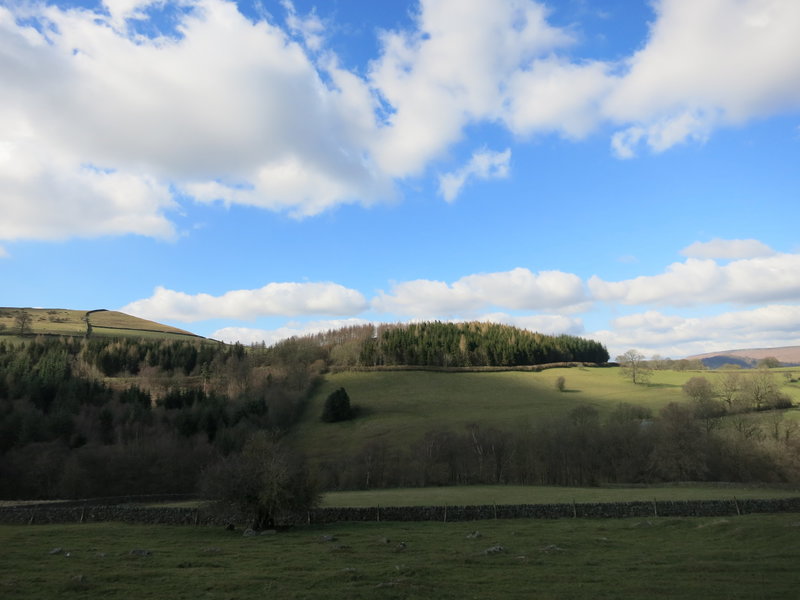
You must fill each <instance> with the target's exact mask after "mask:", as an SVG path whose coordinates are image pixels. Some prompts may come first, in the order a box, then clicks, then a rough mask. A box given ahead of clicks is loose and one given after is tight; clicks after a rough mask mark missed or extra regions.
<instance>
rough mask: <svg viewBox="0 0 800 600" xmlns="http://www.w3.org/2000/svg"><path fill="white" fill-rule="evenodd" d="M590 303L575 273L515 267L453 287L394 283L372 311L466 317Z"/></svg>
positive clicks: (469, 277)
mask: <svg viewBox="0 0 800 600" xmlns="http://www.w3.org/2000/svg"><path fill="white" fill-rule="evenodd" d="M584 301H586V296H585V292H584V288H583V282H582V281H581V279H580V278H579V277H578V276H577V275H574V274H572V273H563V272H561V271H542V272H540V273H533V272H531V271H530V270H528V269H524V268H516V269H513V270H511V271H504V272H499V273H483V274H477V275H467V276H466V277H462V278H461V279H459V280H457V281H455V282H453V283H452V284H448V283H445V282H443V281H432V280H427V279H418V280H415V281H406V282H402V283H397V284H395V285H394V286H393V287H392V289H391V292H390V293H385V292H381V293H380V294H379V295H378V296H377V297H376V298H375V299H373V301H372V306H373V308H374V309H376V310H378V311H381V312H391V313H396V314H399V315H405V316H414V317H421V318H422V317H436V316H444V315H465V314H471V313H474V312H475V311H479V310H483V309H485V308H488V307H500V308H506V309H513V310H542V309H553V308H559V309H563V310H567V309H570V308H574V307H575V306H576V305H579V304H580V303H582V302H584Z"/></svg>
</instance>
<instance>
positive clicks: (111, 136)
mask: <svg viewBox="0 0 800 600" xmlns="http://www.w3.org/2000/svg"><path fill="white" fill-rule="evenodd" d="M149 4H151V3H149V2H138V1H136V0H115V1H114V2H108V3H107V5H108V10H109V14H108V15H106V14H103V13H101V12H94V11H92V10H90V9H70V10H62V9H60V8H58V7H56V6H44V5H35V4H34V5H24V8H23V7H19V8H17V9H16V12H12V10H11V9H9V8H6V7H0V77H2V80H3V86H2V88H0V132H2V133H0V184H2V186H3V188H4V190H9V189H10V190H11V193H4V195H3V204H4V205H3V208H4V209H5V208H8V207H13V206H17V205H25V208H24V209H19V210H16V211H10V210H5V211H4V219H3V227H2V231H0V237H2V238H3V239H18V238H31V237H33V238H37V239H52V238H62V237H66V236H71V235H79V236H92V235H102V234H119V233H138V234H142V235H150V236H155V237H166V236H169V235H171V234H172V225H171V224H170V223H169V222H168V220H167V218H166V217H165V211H167V210H168V209H171V208H174V207H173V202H174V198H173V196H172V194H174V193H175V191H176V190H177V191H180V192H182V193H189V194H191V193H192V192H193V191H195V190H201V191H202V192H203V193H200V192H198V194H197V195H198V199H200V200H203V201H208V200H216V199H222V200H225V201H229V202H243V203H246V204H250V205H254V206H259V207H262V208H267V209H271V210H281V211H288V212H290V213H292V214H295V215H298V216H304V215H312V214H316V213H318V212H320V211H322V210H325V209H327V208H329V207H331V206H334V205H336V204H340V203H343V202H365V203H368V202H372V201H374V200H376V199H378V198H383V197H388V196H390V195H391V193H392V185H391V182H390V181H389V179H388V178H387V177H386V176H384V175H383V174H381V173H379V172H378V171H377V170H376V169H375V168H374V167H373V166H372V165H371V161H370V158H369V151H368V148H367V145H368V144H367V142H368V141H369V140H370V139H372V134H373V133H374V128H375V116H374V111H373V109H374V104H375V103H374V99H373V96H372V92H370V90H369V89H368V86H367V85H366V83H365V82H364V81H363V80H361V79H359V78H358V77H356V76H354V75H353V74H351V73H348V72H345V71H343V70H342V69H340V68H338V65H337V64H336V61H335V60H328V61H327V62H326V63H325V65H324V66H318V65H316V64H314V62H313V61H312V60H311V59H310V58H309V56H308V55H307V54H306V52H305V50H304V49H303V47H301V46H300V45H299V44H297V43H295V42H293V41H292V39H291V38H290V37H289V35H288V34H287V32H286V31H284V30H283V29H281V28H279V27H278V26H276V25H272V24H270V23H268V22H267V21H264V20H260V21H256V22H251V21H250V20H248V19H247V18H246V17H244V16H243V15H242V14H241V13H239V11H238V10H237V7H236V5H235V4H233V3H231V2H226V1H224V0H188V1H186V2H182V3H181V7H182V10H181V11H179V12H178V13H177V15H176V17H175V18H176V19H177V26H176V27H175V31H171V32H162V33H161V34H160V35H156V36H154V37H145V36H142V35H140V34H138V33H136V32H135V31H133V30H132V29H133V28H129V27H127V26H123V25H126V23H128V21H127V20H130V19H138V20H146V19H149V17H148V16H147V15H146V14H145V13H144V12H143V10H142V9H143V8H145V7H146V6H148V5H149ZM168 4H169V3H168ZM293 14H294V13H293ZM294 18H295V20H294V21H293V22H294V23H295V26H296V27H300V26H301V25H303V23H305V26H306V30H307V29H308V27H307V26H308V21H302V22H301V21H300V20H298V18H297V16H296V15H294ZM26 23H34V24H35V25H36V26H35V27H34V26H33V25H30V24H26ZM148 23H149V25H151V26H153V27H158V25H159V23H158V22H156V21H148ZM199 65H202V68H198V66H199ZM323 73H324V75H325V77H323V75H322V74H323ZM198 98H202V101H198ZM87 167H88V168H87ZM214 186H216V187H215V188H214ZM143 187H147V188H149V192H150V193H143V192H142V191H141V188H143ZM212 188H214V189H213V191H214V192H215V193H213V194H212V193H210V192H211V191H212ZM53 198H58V199H59V200H58V203H59V204H58V206H53V205H54V204H55V202H56V201H55V200H53ZM122 199H124V201H123V200H122ZM6 204H7V205H8V207H6ZM72 215H79V218H76V217H74V216H72ZM43 221H44V223H43Z"/></svg>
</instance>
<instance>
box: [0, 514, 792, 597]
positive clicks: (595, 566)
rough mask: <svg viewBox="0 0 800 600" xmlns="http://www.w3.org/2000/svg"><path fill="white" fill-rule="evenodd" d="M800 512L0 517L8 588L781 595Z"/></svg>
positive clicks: (111, 593)
mask: <svg viewBox="0 0 800 600" xmlns="http://www.w3.org/2000/svg"><path fill="white" fill-rule="evenodd" d="M798 518H800V516H799V515H793V514H783V515H747V516H742V517H730V518H724V519H720V518H717V519H714V518H700V519H676V518H673V519H663V518H662V519H648V520H639V519H628V520H591V521H590V520H573V519H563V520H558V521H538V520H509V521H504V520H497V521H479V522H471V523H361V524H347V523H342V524H337V525H329V526H325V527H310V528H298V529H295V530H293V531H290V532H287V533H281V534H278V535H269V536H257V537H242V535H241V532H226V531H224V530H222V528H214V529H212V528H205V527H170V526H130V525H120V524H112V523H104V524H86V525H57V526H56V525H52V526H47V525H37V526H0V582H1V583H0V586H2V587H1V589H2V597H3V598H5V599H8V600H14V599H18V598H19V599H21V598H24V599H26V600H31V599H36V598H46V599H48V600H49V599H52V598H89V597H91V598H104V599H106V600H114V599H116V598H119V599H126V600H127V599H128V598H172V599H182V598H186V599H192V600H194V599H196V598H207V599H217V598H240V599H248V598H309V599H313V598H320V599H325V600H327V599H329V598H353V599H358V598H387V599H389V598H426V599H427V598H458V599H459V600H461V599H463V598H537V599H541V600H546V599H554V598H573V599H584V598H585V599H589V598H591V599H600V598H646V597H658V598H675V599H677V598H704V599H708V600H716V599H723V598H724V599H730V598H762V599H773V598H775V599H778V598H780V599H784V598H793V597H796V593H797V586H798V584H800V574H799V573H798V571H797V568H796V566H797V562H798V560H800V545H798V544H797V531H798V528H797V525H798V523H799V522H798ZM475 530H478V531H479V533H480V534H479V535H478V536H473V537H467V536H468V535H469V534H471V533H472V532H474V531H475ZM323 536H332V537H333V539H332V540H331V541H325V539H324V538H323ZM400 542H402V543H403V544H402V545H401V544H400ZM498 546H499V547H501V548H502V550H500V551H497V552H489V553H487V552H486V551H487V549H489V548H496V547H498ZM54 548H61V549H62V552H60V553H58V554H51V553H50V552H51V550H52V549H54ZM134 549H145V550H148V551H150V554H149V555H147V556H139V555H136V554H131V550H134Z"/></svg>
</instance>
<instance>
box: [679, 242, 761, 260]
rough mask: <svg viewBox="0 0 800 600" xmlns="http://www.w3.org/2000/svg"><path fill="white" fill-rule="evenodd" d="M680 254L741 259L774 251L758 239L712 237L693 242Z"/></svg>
mask: <svg viewBox="0 0 800 600" xmlns="http://www.w3.org/2000/svg"><path fill="white" fill-rule="evenodd" d="M681 254H683V255H684V256H688V257H690V258H718V259H741V258H760V257H764V256H772V255H774V254H775V251H774V250H773V249H772V248H770V247H769V246H767V245H766V244H764V243H763V242H759V241H758V240H754V239H748V240H722V239H719V238H714V239H713V240H711V241H709V242H694V243H693V244H690V245H689V246H687V247H686V248H684V249H683V250H681Z"/></svg>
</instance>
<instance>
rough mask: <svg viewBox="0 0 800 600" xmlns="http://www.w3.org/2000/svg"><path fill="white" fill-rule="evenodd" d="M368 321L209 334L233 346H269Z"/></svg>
mask: <svg viewBox="0 0 800 600" xmlns="http://www.w3.org/2000/svg"><path fill="white" fill-rule="evenodd" d="M367 323H368V321H365V320H363V319H331V320H327V321H310V322H308V323H287V324H286V325H285V326H283V327H278V328H277V329H252V328H247V327H224V328H222V329H218V330H216V331H215V332H214V333H212V334H211V336H210V337H211V338H213V339H215V340H220V341H223V342H227V343H229V344H234V343H236V342H239V343H240V344H245V345H249V344H260V343H262V342H263V343H264V344H266V345H267V346H271V345H272V344H275V343H277V342H280V341H281V340H286V339H289V338H291V337H301V336H304V335H313V334H316V333H324V332H326V331H331V330H336V329H341V328H343V327H353V326H356V325H366V324H367Z"/></svg>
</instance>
